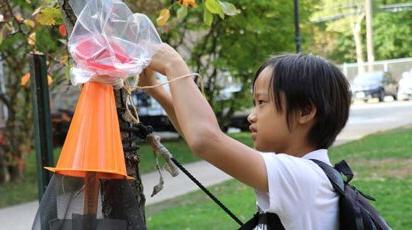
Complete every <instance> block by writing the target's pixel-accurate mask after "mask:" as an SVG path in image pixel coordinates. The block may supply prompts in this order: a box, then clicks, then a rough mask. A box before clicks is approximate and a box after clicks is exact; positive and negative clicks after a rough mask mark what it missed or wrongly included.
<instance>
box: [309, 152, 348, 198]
mask: <svg viewBox="0 0 412 230" xmlns="http://www.w3.org/2000/svg"><path fill="white" fill-rule="evenodd" d="M310 160H311V161H313V162H315V163H316V164H317V165H318V166H319V167H320V168H321V169H322V170H323V171H324V172H325V174H326V176H327V177H328V178H329V181H330V182H331V183H332V186H333V188H334V189H335V190H336V192H338V193H339V194H340V195H342V196H344V195H345V193H344V188H345V183H344V181H343V178H342V175H341V174H340V172H338V171H337V170H336V169H334V168H333V167H332V166H330V165H328V164H326V163H325V162H323V161H320V160H316V159H310ZM345 163H346V162H345ZM346 165H347V164H346ZM348 167H349V166H348ZM349 170H350V168H349ZM351 172H352V171H351ZM352 177H353V173H352Z"/></svg>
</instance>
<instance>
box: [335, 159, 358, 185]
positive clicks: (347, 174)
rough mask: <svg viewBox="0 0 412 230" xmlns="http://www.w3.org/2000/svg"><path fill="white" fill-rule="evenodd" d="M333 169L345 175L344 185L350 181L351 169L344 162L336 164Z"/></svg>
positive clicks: (351, 176)
mask: <svg viewBox="0 0 412 230" xmlns="http://www.w3.org/2000/svg"><path fill="white" fill-rule="evenodd" d="M334 168H335V169H336V170H338V172H340V173H342V174H343V175H345V177H346V180H345V182H346V183H349V182H350V181H351V180H352V178H353V172H352V169H351V168H350V167H349V165H348V163H346V161H344V160H343V161H340V162H338V163H336V164H335V167H334Z"/></svg>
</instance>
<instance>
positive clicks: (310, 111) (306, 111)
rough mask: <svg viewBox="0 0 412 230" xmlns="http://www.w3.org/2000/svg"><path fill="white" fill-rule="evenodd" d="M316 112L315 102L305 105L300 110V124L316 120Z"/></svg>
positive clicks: (298, 119)
mask: <svg viewBox="0 0 412 230" xmlns="http://www.w3.org/2000/svg"><path fill="white" fill-rule="evenodd" d="M316 112H317V110H316V107H315V106H314V105H313V104H309V105H307V106H305V108H303V109H301V110H300V111H299V114H298V118H297V122H298V123H299V124H300V125H304V124H308V123H310V122H311V121H313V120H315V117H316Z"/></svg>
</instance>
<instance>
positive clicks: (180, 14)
mask: <svg viewBox="0 0 412 230" xmlns="http://www.w3.org/2000/svg"><path fill="white" fill-rule="evenodd" d="M186 15H187V7H184V6H181V7H180V8H179V9H178V10H177V18H178V19H183V18H185V17H186Z"/></svg>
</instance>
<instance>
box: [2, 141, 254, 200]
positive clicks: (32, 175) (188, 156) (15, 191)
mask: <svg viewBox="0 0 412 230" xmlns="http://www.w3.org/2000/svg"><path fill="white" fill-rule="evenodd" d="M233 137H235V138H236V139H238V140H240V141H242V142H243V143H247V144H249V145H251V144H252V142H251V140H250V137H249V135H248V134H246V133H238V134H234V135H233ZM163 144H164V145H165V146H166V147H167V148H168V149H169V150H170V152H171V153H172V154H173V155H174V157H175V158H176V159H177V160H178V161H179V162H181V163H188V162H193V161H198V160H199V158H197V157H195V156H193V155H192V153H191V152H190V150H189V148H188V147H187V145H186V144H185V142H184V141H183V140H181V139H179V140H175V141H166V142H164V143H163ZM59 153H60V149H55V151H54V155H55V161H56V162H57V159H58V156H59ZM139 155H140V160H141V161H140V165H139V167H140V172H141V173H143V174H144V173H147V172H151V171H154V170H155V165H154V162H155V158H154V155H153V153H152V149H151V147H150V146H149V145H147V144H144V145H142V146H141V148H140V150H139ZM160 162H162V161H160ZM36 180H37V175H36V155H35V154H34V152H33V153H31V154H29V155H28V156H27V161H26V171H25V178H24V179H23V180H22V181H20V182H14V183H8V184H5V185H0V208H1V207H6V206H9V205H14V204H19V203H23V202H28V201H33V200H36V199H37V198H38V197H37V182H36Z"/></svg>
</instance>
